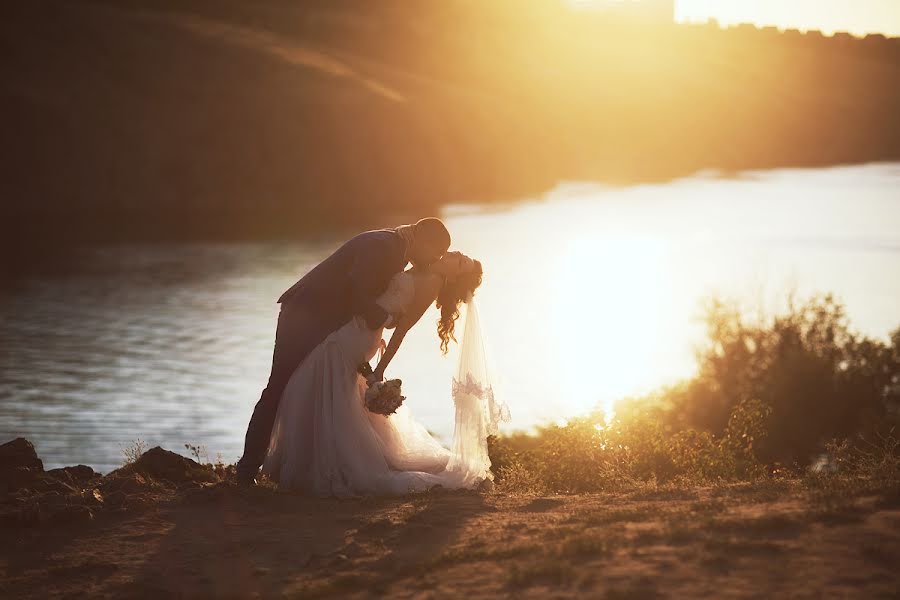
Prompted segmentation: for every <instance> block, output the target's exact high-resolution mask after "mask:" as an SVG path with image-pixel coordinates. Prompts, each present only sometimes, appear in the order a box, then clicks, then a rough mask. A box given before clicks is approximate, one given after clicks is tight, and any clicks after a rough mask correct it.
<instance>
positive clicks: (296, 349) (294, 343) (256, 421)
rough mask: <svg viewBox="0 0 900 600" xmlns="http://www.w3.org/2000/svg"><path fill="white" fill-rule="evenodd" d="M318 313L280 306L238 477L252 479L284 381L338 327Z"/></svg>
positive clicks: (266, 445)
mask: <svg viewBox="0 0 900 600" xmlns="http://www.w3.org/2000/svg"><path fill="white" fill-rule="evenodd" d="M322 312H323V311H321V310H314V309H313V308H312V307H308V306H305V305H303V304H292V303H284V304H282V305H281V312H280V313H279V314H278V326H277V328H276V330H275V350H274V351H273V353H272V371H271V372H270V373H269V382H268V383H267V384H266V387H265V389H264V390H263V391H262V395H261V396H260V398H259V402H257V403H256V407H255V408H254V409H253V416H252V417H250V425H248V426H247V435H246V437H245V438H244V454H243V456H241V459H240V460H239V461H238V464H237V469H238V475H239V476H247V477H249V476H255V475H256V473H257V471H258V470H259V467H260V465H262V463H263V460H264V459H265V457H266V451H267V450H268V448H269V438H270V437H271V436H272V427H273V426H274V425H275V417H276V416H277V414H278V403H279V401H280V400H281V394H282V392H283V391H284V388H285V386H287V383H288V380H289V379H290V378H291V375H293V373H294V371H295V370H296V368H297V367H298V366H299V365H300V363H301V362H303V359H305V358H306V356H307V355H308V354H309V353H310V352H312V350H313V349H314V348H315V347H316V346H318V345H319V343H320V342H322V340H324V339H325V338H326V337H328V334H330V333H331V332H332V331H334V330H335V329H337V328H338V327H339V326H340V323H337V324H335V323H334V322H333V321H334V320H333V319H329V318H327V317H325V318H323V315H322Z"/></svg>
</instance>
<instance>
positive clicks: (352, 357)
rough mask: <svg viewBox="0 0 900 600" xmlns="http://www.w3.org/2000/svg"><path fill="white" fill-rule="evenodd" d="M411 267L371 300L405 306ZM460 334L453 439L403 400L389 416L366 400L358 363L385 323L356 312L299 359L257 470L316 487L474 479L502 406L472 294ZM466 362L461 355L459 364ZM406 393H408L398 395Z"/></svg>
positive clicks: (381, 488) (416, 487)
mask: <svg viewBox="0 0 900 600" xmlns="http://www.w3.org/2000/svg"><path fill="white" fill-rule="evenodd" d="M414 293H415V276H414V275H413V274H411V273H410V272H403V273H398V274H397V275H395V276H394V278H393V279H392V280H391V282H390V284H389V286H388V289H387V290H386V291H385V293H384V294H382V295H381V297H379V298H378V300H377V302H378V304H379V305H380V306H381V307H382V308H384V309H385V310H386V311H388V312H390V313H396V312H403V311H405V310H406V309H407V307H408V306H409V304H410V303H411V301H412V299H413V295H414ZM466 318H467V321H466V332H465V333H464V337H463V339H464V342H463V343H465V339H466V334H467V333H468V332H469V330H470V326H471V327H472V328H473V331H474V332H475V333H473V334H472V335H469V336H468V338H469V339H474V340H475V342H476V346H477V347H473V350H472V351H468V352H463V353H462V356H461V362H460V371H459V373H458V374H457V375H458V376H457V378H456V379H454V381H453V388H452V397H453V400H454V402H455V404H456V427H455V431H454V439H453V444H452V446H451V449H447V448H444V447H443V446H441V444H440V443H439V442H438V441H437V440H435V439H434V438H433V437H432V436H431V435H430V434H429V433H428V431H427V430H426V429H425V428H424V427H423V426H422V425H421V424H419V423H417V422H416V421H415V420H414V419H413V418H412V416H411V415H410V412H409V409H408V407H407V406H406V405H405V404H404V405H403V406H401V407H400V408H399V409H398V410H397V412H396V413H394V414H393V415H390V416H389V417H384V416H382V415H377V414H374V413H371V412H369V411H368V410H366V408H365V406H364V405H363V397H364V394H365V390H366V381H365V379H364V378H363V377H362V376H361V375H359V373H358V372H357V369H358V367H359V365H360V364H362V363H363V362H368V361H370V360H372V358H373V357H374V356H375V354H376V352H377V351H378V349H379V347H380V344H381V336H382V333H383V329H377V330H374V331H373V330H370V329H369V328H368V327H367V326H366V324H365V322H364V321H363V320H362V319H361V318H359V317H355V318H353V319H352V320H350V321H349V322H348V323H346V324H345V325H344V326H343V327H341V328H340V329H338V330H337V331H335V332H333V333H332V334H331V335H329V336H328V337H327V338H326V339H325V341H323V342H322V343H321V344H319V345H318V346H317V347H316V348H315V350H313V351H312V352H311V353H310V354H309V355H308V356H307V358H306V359H305V360H304V361H303V362H302V363H301V364H300V366H298V367H297V370H296V371H295V372H294V374H293V375H292V376H291V379H290V381H289V382H288V384H287V387H286V388H285V390H284V394H283V395H282V397H281V402H280V404H279V407H278V415H277V417H276V419H275V427H274V429H273V430H272V437H271V439H270V442H269V450H268V453H267V456H266V459H265V462H264V464H263V472H264V473H266V474H267V475H268V476H269V477H270V478H272V479H273V480H275V481H277V482H278V484H279V486H280V487H282V488H288V489H298V490H303V491H305V492H307V493H311V494H315V495H317V496H338V497H346V496H356V495H364V494H376V495H399V494H406V493H408V492H416V491H423V490H427V489H429V488H431V487H433V486H436V485H441V486H443V487H445V488H471V487H475V486H477V485H478V484H479V483H480V482H481V481H483V480H485V479H491V473H490V459H489V458H488V453H487V436H488V435H489V434H491V433H494V432H496V424H497V420H500V419H503V418H504V417H506V412H505V411H506V408H505V406H499V405H497V404H496V403H495V401H494V398H493V389H492V388H491V387H489V386H488V385H486V382H487V381H488V380H487V379H486V373H485V372H484V369H483V363H484V360H483V348H482V345H481V339H480V333H478V332H479V330H478V327H479V325H478V321H477V313H476V312H475V311H474V306H473V305H472V304H471V302H470V303H469V310H468V311H467V317H466ZM464 363H465V364H464ZM405 402H406V403H408V402H410V400H409V399H407V400H406V401H405Z"/></svg>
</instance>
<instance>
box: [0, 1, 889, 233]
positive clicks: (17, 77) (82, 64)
mask: <svg viewBox="0 0 900 600" xmlns="http://www.w3.org/2000/svg"><path fill="white" fill-rule="evenodd" d="M3 12H4V15H3V16H4V18H3V20H2V22H0V52H2V55H3V56H4V59H3V63H4V69H3V76H2V78H0V119H2V130H3V131H4V136H3V138H4V143H3V154H2V157H0V159H2V160H0V162H2V165H3V172H2V175H0V196H2V198H3V205H2V211H3V212H2V213H0V217H2V220H3V222H4V223H5V224H6V225H7V227H6V231H5V232H4V233H5V236H6V239H7V241H10V240H15V239H25V240H33V239H35V235H37V234H42V235H45V236H46V235H49V236H51V237H60V236H62V237H65V236H73V235H74V236H81V235H83V234H87V233H92V234H95V235H96V234H99V235H101V236H103V237H116V236H121V237H129V238H130V237H134V236H138V235H144V236H149V237H168V236H188V237H205V236H222V235H228V236H231V235H241V236H246V235H250V236H257V235H292V234H296V233H297V232H299V231H302V230H307V229H310V228H313V227H317V226H320V225H322V224H333V223H346V222H348V221H366V220H367V219H369V218H371V215H373V214H374V213H375V211H379V212H384V211H386V212H388V213H394V214H400V213H402V214H405V215H415V214H424V213H428V212H432V211H433V210H434V208H435V207H436V206H438V205H440V204H442V203H445V202H451V201H453V202H458V201H490V200H493V199H511V198H516V197H521V196H525V195H529V194H535V193H540V192H541V191H543V190H546V189H548V188H551V187H552V186H554V185H555V184H556V183H557V182H558V181H560V180H571V179H597V180H603V181H609V182H628V181H644V180H654V179H665V178H670V177H675V176H680V175H685V174H689V173H692V172H694V171H696V170H698V169H703V168H719V169H724V170H734V169H744V168H765V167H775V166H790V165H805V166H808V165H825V164H835V163H849V162H863V161H871V160H889V159H897V158H900V135H898V134H900V116H898V113H900V111H897V110H896V109H897V107H898V106H900V61H898V56H900V50H898V44H897V43H896V42H895V41H893V40H883V39H879V38H872V39H869V40H866V41H857V40H852V39H846V38H842V39H834V40H830V39H823V38H821V36H818V35H816V34H809V35H805V36H804V35H802V34H799V33H797V32H791V33H790V34H778V33H777V32H773V31H756V30H752V31H748V30H745V29H737V30H730V31H719V30H717V29H714V28H708V27H687V26H682V27H675V26H654V25H649V24H643V23H636V22H618V21H612V20H610V19H609V18H608V17H607V18H602V19H601V18H599V17H590V16H587V15H585V14H584V13H568V12H566V11H564V10H562V9H560V8H558V7H557V5H556V4H554V3H552V2H544V3H536V4H535V5H534V8H533V9H532V10H530V11H528V10H524V9H523V8H522V6H521V5H520V4H519V3H509V2H498V3H496V4H494V3H491V4H486V3H475V2H472V1H471V0H448V1H447V2H416V3H408V2H399V1H397V0H391V1H387V0H385V1H382V2H371V1H366V2H363V1H362V0H344V1H342V2H326V1H323V0H307V1H306V2H295V1H291V2H287V1H285V0H266V1H255V2H251V1H249V0H230V1H220V0H217V1H211V0H203V1H195V2H191V3H183V2H174V1H166V0H156V1H153V0H150V1H145V2H136V1H115V2H113V1H108V2H104V1H95V2H85V1H79V2H72V1H68V2H63V1H48V0H39V1H29V2H22V1H20V2H15V3H8V4H7V5H6V6H5V7H4V11H3Z"/></svg>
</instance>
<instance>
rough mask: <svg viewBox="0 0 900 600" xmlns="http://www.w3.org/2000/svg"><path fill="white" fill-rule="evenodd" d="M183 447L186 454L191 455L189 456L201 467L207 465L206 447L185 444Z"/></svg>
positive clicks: (207, 454)
mask: <svg viewBox="0 0 900 600" xmlns="http://www.w3.org/2000/svg"><path fill="white" fill-rule="evenodd" d="M184 447H185V449H186V450H187V451H188V452H190V453H191V456H193V457H194V460H196V461H197V462H198V463H200V464H201V465H203V464H208V463H209V453H208V452H207V451H206V446H201V445H199V444H197V445H194V444H188V443H185V445H184Z"/></svg>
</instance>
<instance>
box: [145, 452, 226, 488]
mask: <svg viewBox="0 0 900 600" xmlns="http://www.w3.org/2000/svg"><path fill="white" fill-rule="evenodd" d="M131 467H132V468H133V470H134V471H136V472H138V473H143V474H145V475H148V476H150V477H152V478H154V479H161V480H164V481H169V482H172V483H176V484H177V483H185V482H189V481H206V482H214V481H218V477H216V474H215V473H213V472H212V470H211V469H209V468H207V467H204V466H202V465H200V464H199V463H197V462H195V461H193V460H191V459H189V458H185V457H184V456H181V455H180V454H175V453H174V452H170V451H169V450H163V449H162V448H160V447H159V446H156V447H155V448H151V449H149V450H147V451H146V452H144V453H143V454H142V455H141V457H140V458H139V459H138V460H137V461H136V462H135V463H134V464H133V465H131Z"/></svg>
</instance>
